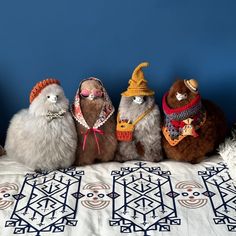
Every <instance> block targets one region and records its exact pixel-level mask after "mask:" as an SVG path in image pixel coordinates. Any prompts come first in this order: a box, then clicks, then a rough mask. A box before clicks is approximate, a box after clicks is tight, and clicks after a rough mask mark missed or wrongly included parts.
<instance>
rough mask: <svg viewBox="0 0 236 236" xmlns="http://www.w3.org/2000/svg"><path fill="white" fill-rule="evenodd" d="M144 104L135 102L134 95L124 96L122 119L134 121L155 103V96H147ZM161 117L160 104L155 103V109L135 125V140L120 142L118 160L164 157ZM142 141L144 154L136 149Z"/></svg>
mask: <svg viewBox="0 0 236 236" xmlns="http://www.w3.org/2000/svg"><path fill="white" fill-rule="evenodd" d="M145 99H146V101H144V102H143V103H142V104H137V103H134V102H133V98H132V97H124V96H122V98H121V102H120V106H119V113H120V115H121V117H122V119H127V120H130V121H132V122H133V121H134V120H136V119H137V117H138V116H140V115H141V114H142V113H143V112H144V111H146V110H147V109H148V107H151V106H152V105H154V103H155V100H154V97H153V96H148V97H146V98H145ZM160 122H161V118H160V111H159V108H158V106H157V105H156V104H155V106H154V109H153V110H152V111H151V112H150V113H149V114H148V115H146V116H145V117H144V118H143V119H142V120H141V121H140V122H138V123H137V125H136V126H135V130H134V134H133V141H131V142H119V143H118V152H117V155H116V160H118V161H127V160H135V159H138V160H145V161H160V160H161V159H162V148H161V124H160ZM138 142H140V143H141V144H142V145H143V147H144V150H145V154H144V156H140V155H139V154H138V153H137V151H136V144H137V143H138Z"/></svg>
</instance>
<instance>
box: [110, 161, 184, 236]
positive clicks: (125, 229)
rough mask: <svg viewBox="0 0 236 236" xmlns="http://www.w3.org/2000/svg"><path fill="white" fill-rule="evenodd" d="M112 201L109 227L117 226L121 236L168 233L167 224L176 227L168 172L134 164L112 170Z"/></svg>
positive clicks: (178, 222)
mask: <svg viewBox="0 0 236 236" xmlns="http://www.w3.org/2000/svg"><path fill="white" fill-rule="evenodd" d="M111 174H112V175H113V191H112V192H111V193H109V194H108V196H109V197H111V198H112V199H113V200H112V201H113V206H112V207H113V209H112V220H110V226H120V232H121V233H134V232H143V235H144V236H148V235H149V233H150V231H156V230H159V231H170V229H171V225H180V223H181V220H180V219H179V218H178V217H177V212H176V205H175V197H177V196H178V195H179V194H178V193H176V192H174V191H173V188H172V184H171V180H170V172H169V171H162V170H161V168H160V167H148V166H146V163H143V162H138V163H135V166H134V167H127V168H121V170H120V171H112V173H111Z"/></svg>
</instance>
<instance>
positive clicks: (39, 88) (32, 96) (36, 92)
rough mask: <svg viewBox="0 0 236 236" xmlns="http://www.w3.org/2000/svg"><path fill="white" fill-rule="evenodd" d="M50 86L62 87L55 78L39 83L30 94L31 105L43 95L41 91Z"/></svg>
mask: <svg viewBox="0 0 236 236" xmlns="http://www.w3.org/2000/svg"><path fill="white" fill-rule="evenodd" d="M50 84H58V85H60V81H59V80H57V79H53V78H48V79H45V80H43V81H40V82H38V83H37V84H36V85H35V86H34V87H33V89H32V91H31V93H30V103H32V102H33V100H34V99H35V98H36V97H37V96H38V95H39V94H40V93H41V91H42V90H43V89H44V88H45V87H47V86H48V85H50Z"/></svg>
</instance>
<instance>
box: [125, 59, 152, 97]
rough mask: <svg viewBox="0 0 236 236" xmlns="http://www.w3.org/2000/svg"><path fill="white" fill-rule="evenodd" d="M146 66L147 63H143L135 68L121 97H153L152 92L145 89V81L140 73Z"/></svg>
mask: <svg viewBox="0 0 236 236" xmlns="http://www.w3.org/2000/svg"><path fill="white" fill-rule="evenodd" d="M148 65H149V64H148V62H143V63H141V64H139V65H138V66H137V67H136V68H135V70H134V72H133V74H132V78H131V79H130V80H129V87H128V89H127V90H126V91H125V92H123V93H122V94H121V95H122V96H125V97H132V96H152V95H154V91H152V90H150V89H149V88H148V87H147V80H145V79H144V74H143V71H142V68H143V67H147V66H148Z"/></svg>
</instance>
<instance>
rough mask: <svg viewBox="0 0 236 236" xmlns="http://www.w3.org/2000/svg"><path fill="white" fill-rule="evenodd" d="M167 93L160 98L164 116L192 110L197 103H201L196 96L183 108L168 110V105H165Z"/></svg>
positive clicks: (199, 98) (199, 97) (198, 96)
mask: <svg viewBox="0 0 236 236" xmlns="http://www.w3.org/2000/svg"><path fill="white" fill-rule="evenodd" d="M168 94H169V93H168V92H167V93H166V94H165V95H164V96H163V98H162V108H163V110H164V113H165V114H168V115H170V114H172V113H180V112H183V111H185V110H188V109H190V108H192V107H193V106H195V105H196V104H197V103H199V102H200V101H201V96H200V95H199V94H198V95H197V96H196V97H195V98H194V99H193V100H192V101H191V102H190V103H188V104H187V105H185V106H182V107H178V108H170V107H169V106H168V104H167V103H166V100H167V96H168Z"/></svg>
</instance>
